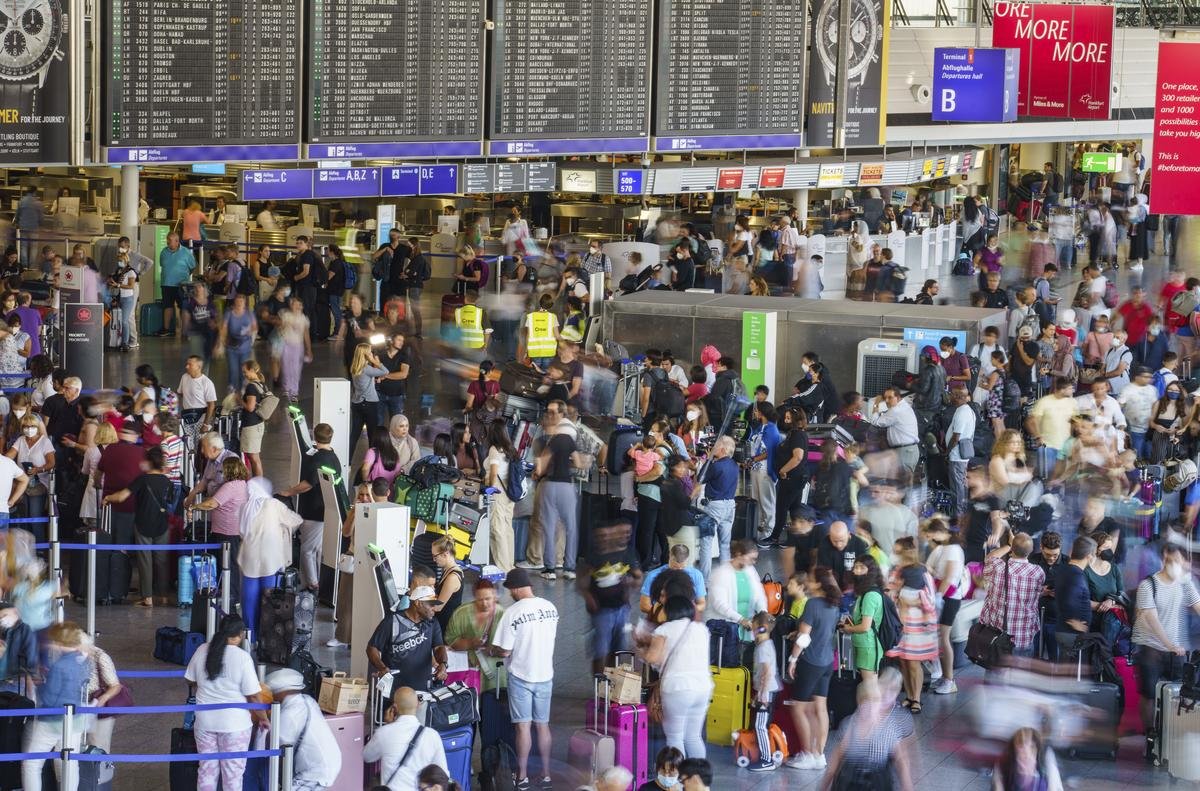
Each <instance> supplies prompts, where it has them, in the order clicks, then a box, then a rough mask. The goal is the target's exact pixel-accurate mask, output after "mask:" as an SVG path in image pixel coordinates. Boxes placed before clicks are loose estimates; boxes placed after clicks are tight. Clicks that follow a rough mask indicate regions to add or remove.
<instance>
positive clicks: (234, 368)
mask: <svg viewBox="0 0 1200 791" xmlns="http://www.w3.org/2000/svg"><path fill="white" fill-rule="evenodd" d="M253 355H254V347H252V346H247V347H246V349H245V350H243V349H239V348H238V347H236V346H226V347H225V359H226V360H227V361H228V362H229V386H230V388H232V389H233V390H234V391H236V392H239V393H240V392H241V390H242V386H243V385H245V383H246V382H245V379H243V378H242V363H244V362H246V361H247V360H249V359H250V358H251V357H252V356H253Z"/></svg>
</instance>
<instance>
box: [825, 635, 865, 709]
mask: <svg viewBox="0 0 1200 791" xmlns="http://www.w3.org/2000/svg"><path fill="white" fill-rule="evenodd" d="M837 647H838V655H837V670H835V671H834V673H833V676H831V677H830V679H829V697H827V698H826V699H825V705H826V708H827V709H828V710H829V727H830V728H831V729H833V730H836V729H837V728H838V726H839V725H841V724H842V720H844V719H846V718H847V717H849V716H850V715H851V714H853V713H854V712H855V710H856V709H857V708H858V682H859V681H861V680H862V677H861V676H860V675H859V673H858V671H857V670H855V669H854V648H853V643H851V638H850V635H845V634H841V633H839V634H838V646H837Z"/></svg>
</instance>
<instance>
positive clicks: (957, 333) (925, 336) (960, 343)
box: [903, 327, 969, 354]
mask: <svg viewBox="0 0 1200 791" xmlns="http://www.w3.org/2000/svg"><path fill="white" fill-rule="evenodd" d="M946 337H950V338H953V339H954V340H955V341H956V344H955V346H954V350H955V351H958V352H962V353H963V354H966V353H967V352H968V351H969V350H968V349H967V333H965V332H963V331H962V330H938V329H926V328H924V327H905V328H904V335H903V339H904V340H906V341H912V342H913V343H915V344H917V345H918V346H932V347H933V348H935V349H937V348H939V347H938V344H940V343H941V342H942V338H946Z"/></svg>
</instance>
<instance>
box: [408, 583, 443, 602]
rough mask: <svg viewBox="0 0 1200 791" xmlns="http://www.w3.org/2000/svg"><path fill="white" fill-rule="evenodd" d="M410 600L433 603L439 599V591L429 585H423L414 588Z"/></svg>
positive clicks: (409, 596) (409, 595)
mask: <svg viewBox="0 0 1200 791" xmlns="http://www.w3.org/2000/svg"><path fill="white" fill-rule="evenodd" d="M408 598H409V600H410V601H433V600H434V599H436V598H437V591H435V590H434V589H433V588H431V587H429V586H428V585H421V586H419V587H416V588H413V589H412V592H411V593H409V594H408Z"/></svg>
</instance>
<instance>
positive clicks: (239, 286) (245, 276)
mask: <svg viewBox="0 0 1200 791" xmlns="http://www.w3.org/2000/svg"><path fill="white" fill-rule="evenodd" d="M238 267H239V270H238V279H237V283H236V284H234V287H233V290H234V292H235V293H237V294H245V295H246V296H248V297H249V296H253V295H254V294H257V293H258V281H257V280H256V279H255V278H254V273H253V272H251V271H250V267H248V266H246V265H245V264H243V263H242V262H240V261H239V262H238Z"/></svg>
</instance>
